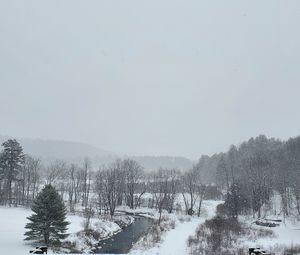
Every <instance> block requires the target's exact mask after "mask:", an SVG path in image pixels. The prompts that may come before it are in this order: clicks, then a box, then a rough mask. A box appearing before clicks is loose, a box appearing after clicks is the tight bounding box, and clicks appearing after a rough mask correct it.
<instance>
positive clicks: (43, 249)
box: [29, 246, 48, 254]
mask: <svg viewBox="0 0 300 255" xmlns="http://www.w3.org/2000/svg"><path fill="white" fill-rule="evenodd" d="M47 251H48V247H47V246H37V247H35V249H34V250H30V251H29V253H33V254H44V253H46V254H47Z"/></svg>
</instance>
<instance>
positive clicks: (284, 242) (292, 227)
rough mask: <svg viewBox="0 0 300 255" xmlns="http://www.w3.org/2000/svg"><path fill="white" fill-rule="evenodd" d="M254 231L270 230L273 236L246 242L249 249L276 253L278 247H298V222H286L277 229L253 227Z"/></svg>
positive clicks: (299, 242) (299, 238)
mask: <svg viewBox="0 0 300 255" xmlns="http://www.w3.org/2000/svg"><path fill="white" fill-rule="evenodd" d="M254 228H256V229H267V230H272V231H273V233H274V235H273V236H270V237H264V238H259V239H257V240H255V241H246V242H245V243H246V244H247V245H249V247H254V246H255V247H261V248H264V249H266V250H269V251H276V249H279V248H280V247H292V246H293V247H294V246H300V222H297V221H295V220H294V221H290V220H286V222H285V223H280V226H279V227H274V228H268V227H262V226H255V227H254Z"/></svg>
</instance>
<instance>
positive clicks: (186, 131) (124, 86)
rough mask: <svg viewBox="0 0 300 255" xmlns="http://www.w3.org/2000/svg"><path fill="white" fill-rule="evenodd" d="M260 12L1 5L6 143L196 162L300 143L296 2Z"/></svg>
mask: <svg viewBox="0 0 300 255" xmlns="http://www.w3.org/2000/svg"><path fill="white" fill-rule="evenodd" d="M257 3H258V1H251V2H226V3H213V2H198V1H194V0H193V1H190V2H188V3H185V4H184V5H183V4H182V3H181V2H180V1H170V0H168V1H164V2H158V1H151V2H145V1H126V2H125V1H124V2H123V1H117V2H111V1H101V2H100V1H90V2H89V3H88V4H86V3H84V2H80V1H64V2H61V1H51V2H47V3H44V2H37V1H32V0H30V1H26V2H22V1H20V0H14V1H8V2H6V1H2V2H1V3H0V32H1V40H0V56H1V57H0V68H1V76H0V115H1V117H2V119H1V120H2V121H1V125H0V135H8V136H13V137H24V138H32V139H36V138H40V139H51V140H66V141H74V142H81V143H86V144H91V145H93V146H96V147H98V148H100V149H103V150H107V151H111V152H114V153H118V154H126V155H141V156H143V155H154V156H155V155H157V156H159V155H166V156H183V157H187V158H190V159H194V160H195V159H198V158H199V157H200V156H201V155H202V154H207V155H212V154H214V153H218V152H221V151H225V150H227V149H228V148H229V146H230V145H231V144H235V145H237V144H239V143H241V142H243V141H246V140H248V139H249V138H251V137H255V136H257V135H260V134H264V135H266V136H267V137H274V138H278V139H283V140H285V139H287V138H289V137H295V136H298V135H299V124H300V120H299V118H297V117H296V116H297V111H298V109H299V107H300V101H299V100H298V95H299V94H300V86H299V72H298V66H299V54H300V53H299V50H298V46H299V43H300V36H299V33H297V31H298V24H299V22H300V17H299V15H298V13H299V9H300V3H299V2H297V1H290V2H288V3H285V4H282V2H281V1H264V2H261V1H260V2H259V8H258V4H257ZM66 13H67V14H68V15H66ZM166 14H167V15H166Z"/></svg>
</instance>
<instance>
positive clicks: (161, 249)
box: [130, 201, 221, 255]
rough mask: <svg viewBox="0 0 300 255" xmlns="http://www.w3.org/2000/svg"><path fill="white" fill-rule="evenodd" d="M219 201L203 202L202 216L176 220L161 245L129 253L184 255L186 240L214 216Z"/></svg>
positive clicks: (136, 254)
mask: <svg viewBox="0 0 300 255" xmlns="http://www.w3.org/2000/svg"><path fill="white" fill-rule="evenodd" d="M219 203H221V202H220V201H204V202H203V211H204V212H205V213H203V216H202V217H200V218H198V217H191V220H190V221H189V222H182V223H181V222H180V221H178V220H176V227H175V228H174V229H172V230H170V231H168V232H167V233H166V235H165V236H164V237H163V240H162V243H160V244H158V245H157V246H155V247H153V248H151V249H149V250H146V251H145V250H141V249H135V250H133V251H131V253H130V254H132V255H138V254H143V255H159V254H162V255H168V254H170V255H171V254H172V255H185V254H187V253H188V251H187V240H188V238H189V236H191V235H193V234H194V233H195V231H196V229H197V227H198V226H199V224H202V223H203V222H204V221H205V220H206V219H208V218H212V217H213V216H214V215H215V209H216V206H217V205H218V204H219Z"/></svg>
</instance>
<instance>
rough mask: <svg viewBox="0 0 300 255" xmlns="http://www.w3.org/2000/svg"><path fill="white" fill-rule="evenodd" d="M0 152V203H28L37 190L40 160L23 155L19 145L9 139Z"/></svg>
mask: <svg viewBox="0 0 300 255" xmlns="http://www.w3.org/2000/svg"><path fill="white" fill-rule="evenodd" d="M2 146H3V150H2V151H1V153H0V203H1V204H5V205H6V204H8V205H9V206H11V205H12V204H14V205H18V204H20V205H28V204H30V201H32V200H33V199H34V197H35V196H36V194H37V192H38V188H39V187H38V183H39V178H40V175H39V170H40V161H39V160H38V159H35V158H33V157H29V156H25V155H24V153H23V149H22V147H21V145H20V144H19V143H18V142H17V141H16V140H12V139H9V140H7V141H6V142H4V143H3V144H2Z"/></svg>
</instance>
